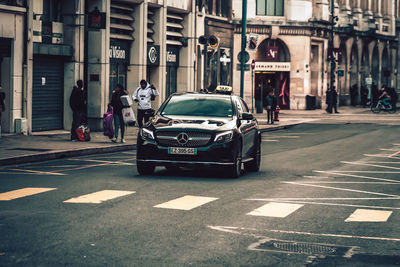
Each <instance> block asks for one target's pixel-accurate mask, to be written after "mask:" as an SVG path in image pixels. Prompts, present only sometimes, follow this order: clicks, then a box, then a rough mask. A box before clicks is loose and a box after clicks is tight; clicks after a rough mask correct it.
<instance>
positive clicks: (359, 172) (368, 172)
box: [334, 171, 400, 174]
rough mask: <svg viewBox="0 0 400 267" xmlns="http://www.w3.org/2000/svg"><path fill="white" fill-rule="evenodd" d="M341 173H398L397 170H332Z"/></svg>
mask: <svg viewBox="0 0 400 267" xmlns="http://www.w3.org/2000/svg"><path fill="white" fill-rule="evenodd" d="M334 172H341V173H382V174H398V173H400V172H397V171H334Z"/></svg>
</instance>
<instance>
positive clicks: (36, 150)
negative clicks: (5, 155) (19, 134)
mask: <svg viewBox="0 0 400 267" xmlns="http://www.w3.org/2000/svg"><path fill="white" fill-rule="evenodd" d="M8 150H22V151H35V152H45V151H51V149H45V148H24V147H16V148H9V149H8Z"/></svg>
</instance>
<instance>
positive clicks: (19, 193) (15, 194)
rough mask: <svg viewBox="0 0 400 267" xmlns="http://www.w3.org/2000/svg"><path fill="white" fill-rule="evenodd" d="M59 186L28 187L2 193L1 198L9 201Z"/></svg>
mask: <svg viewBox="0 0 400 267" xmlns="http://www.w3.org/2000/svg"><path fill="white" fill-rule="evenodd" d="M56 189H57V188H39V187H26V188H22V189H18V190H13V191H9V192H5V193H1V194H0V200H3V201H7V200H13V199H16V198H21V197H27V196H32V195H36V194H40V193H44V192H47V191H51V190H56Z"/></svg>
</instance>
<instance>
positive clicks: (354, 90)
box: [350, 84, 358, 106]
mask: <svg viewBox="0 0 400 267" xmlns="http://www.w3.org/2000/svg"><path fill="white" fill-rule="evenodd" d="M357 96H358V85H357V84H353V86H351V87H350V102H351V105H352V106H356V105H357Z"/></svg>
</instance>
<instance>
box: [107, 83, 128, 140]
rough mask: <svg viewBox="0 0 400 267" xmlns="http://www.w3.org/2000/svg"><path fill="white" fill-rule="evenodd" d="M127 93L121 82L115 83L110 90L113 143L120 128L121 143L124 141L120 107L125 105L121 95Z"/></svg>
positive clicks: (123, 125)
mask: <svg viewBox="0 0 400 267" xmlns="http://www.w3.org/2000/svg"><path fill="white" fill-rule="evenodd" d="M127 94H128V92H127V91H126V90H125V89H124V87H123V86H122V85H121V84H117V85H116V86H115V89H114V91H113V92H112V96H111V106H112V107H113V111H114V137H113V138H112V139H111V141H112V142H114V143H116V142H117V139H118V132H119V129H120V130H121V143H125V139H124V136H125V122H124V119H123V117H122V109H123V108H124V107H125V106H124V105H123V104H122V101H121V96H123V95H127Z"/></svg>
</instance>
